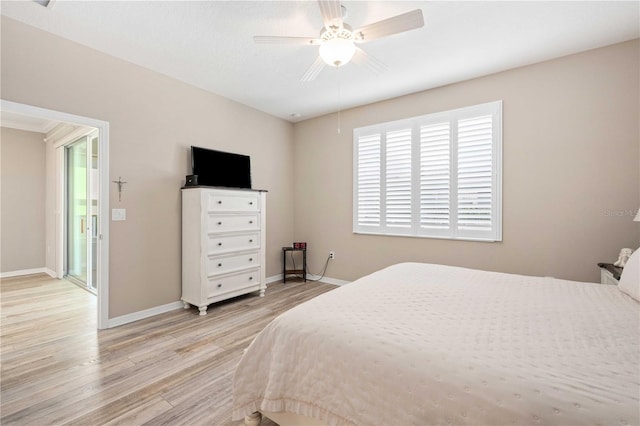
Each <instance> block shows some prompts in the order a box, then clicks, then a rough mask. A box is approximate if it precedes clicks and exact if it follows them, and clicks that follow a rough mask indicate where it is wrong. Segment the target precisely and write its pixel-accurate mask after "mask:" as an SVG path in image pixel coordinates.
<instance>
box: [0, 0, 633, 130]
mask: <svg viewBox="0 0 640 426" xmlns="http://www.w3.org/2000/svg"><path fill="white" fill-rule="evenodd" d="M343 5H344V6H346V8H347V16H346V18H345V22H347V23H349V24H350V25H351V26H352V27H354V28H357V27H360V26H362V25H366V24H369V23H372V22H375V21H378V20H381V19H384V18H387V17H390V16H394V15H398V14H400V13H404V12H407V11H409V10H413V9H417V8H421V9H422V11H423V14H424V17H425V26H424V28H421V29H418V30H414V31H410V32H406V33H403V34H398V35H394V36H390V37H388V38H385V39H381V40H375V41H372V42H369V43H366V44H363V45H361V47H362V48H363V49H365V50H366V51H367V53H369V54H370V55H373V56H375V57H376V58H378V59H379V60H381V61H383V62H384V63H386V64H387V66H388V69H387V71H386V72H384V73H383V74H380V75H375V74H373V73H371V72H370V71H369V70H368V69H367V68H366V67H363V66H358V65H355V64H353V63H350V64H347V65H346V66H344V67H342V68H340V69H339V70H336V69H332V68H329V67H326V68H325V69H324V70H323V71H322V72H321V73H320V75H319V76H318V77H317V78H316V80H315V81H312V82H306V83H302V82H300V81H299V78H300V77H301V76H302V74H303V73H304V72H305V70H306V69H307V67H308V66H309V65H310V64H311V63H312V62H313V61H314V60H315V58H316V57H317V49H318V48H317V47H311V46H300V45H255V44H254V43H253V38H252V37H253V36H254V35H291V36H312V37H316V36H317V35H318V33H319V31H320V29H321V26H322V18H321V15H320V11H319V8H318V4H317V3H316V2H315V1H285V2H276V1H165V2H161V1H64V0H57V1H56V2H54V3H53V4H52V6H51V7H48V8H45V7H43V6H41V5H39V4H37V3H35V2H33V1H7V0H3V1H2V4H1V12H2V14H3V15H6V16H8V17H10V18H13V19H16V20H18V21H22V22H25V23H27V24H29V25H32V26H35V27H38V28H41V29H43V30H45V31H48V32H51V33H54V34H57V35H60V36H62V37H65V38H68V39H71V40H74V41H76V42H78V43H81V44H84V45H87V46H90V47H92V48H95V49H97V50H100V51H103V52H105V53H108V54H110V55H113V56H116V57H119V58H122V59H124V60H127V61H130V62H133V63H135V64H138V65H141V66H143V67H146V68H150V69H152V70H155V71H158V72H160V73H163V74H166V75H168V76H171V77H174V78H176V79H178V80H181V81H184V82H187V83H190V84H193V85H195V86H197V87H200V88H203V89H206V90H208V91H211V92H214V93H217V94H219V95H222V96H225V97H227V98H230V99H234V100H236V101H238V102H241V103H243V104H246V105H249V106H252V107H254V108H257V109H259V110H262V111H265V112H267V113H269V114H272V115H275V116H278V117H281V118H284V119H287V120H290V121H299V120H304V119H306V118H310V117H314V116H318V115H322V114H325V113H328V112H333V111H336V110H338V109H339V108H342V109H346V108H350V107H353V106H357V105H363V104H367V103H371V102H375V101H379V100H383V99H388V98H392V97H395V96H399V95H404V94H408V93H413V92H417V91H421V90H425V89H429V88H433V87H437V86H441V85H445V84H450V83H454V82H458V81H462V80H467V79H470V78H474V77H478V76H482V75H487V74H490V73H494V72H498V71H502V70H506V69H510V68H514V67H518V66H522V65H527V64H531V63H535V62H539V61H543V60H548V59H552V58H555V57H560V56H564V55H568V54H572V53H576V52H580V51H584V50H588V49H593V48H597V47H601V46H606V45H609V44H613V43H618V42H622V41H625V40H630V39H633V38H638V37H640V3H639V2H638V1H624V2H615V1H604V2H591V1H589V2H581V1H572V2H555V1H554V2H484V1H476V2H424V1H422V2H406V1H343ZM292 114H300V115H301V117H299V118H294V117H292Z"/></svg>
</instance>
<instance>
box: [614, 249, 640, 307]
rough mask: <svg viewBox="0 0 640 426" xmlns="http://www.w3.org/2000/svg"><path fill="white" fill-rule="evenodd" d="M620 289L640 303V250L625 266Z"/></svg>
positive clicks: (619, 285)
mask: <svg viewBox="0 0 640 426" xmlns="http://www.w3.org/2000/svg"><path fill="white" fill-rule="evenodd" d="M618 288H619V289H620V291H622V292H623V293H627V294H628V295H629V296H631V297H633V298H634V299H636V300H637V301H639V302H640V249H638V250H636V251H635V252H633V254H632V255H631V257H630V258H629V260H627V263H626V264H625V265H624V269H623V270H622V276H621V277H620V281H619V282H618Z"/></svg>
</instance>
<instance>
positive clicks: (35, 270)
mask: <svg viewBox="0 0 640 426" xmlns="http://www.w3.org/2000/svg"><path fill="white" fill-rule="evenodd" d="M50 271H51V269H49V268H33V269H22V270H20V271H9V272H2V273H0V278H11V277H20V276H22V275H33V274H48V275H51V276H52V277H55V274H53V275H52V274H51V273H49V272H50ZM51 272H53V271H51Z"/></svg>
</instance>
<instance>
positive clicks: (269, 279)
mask: <svg viewBox="0 0 640 426" xmlns="http://www.w3.org/2000/svg"><path fill="white" fill-rule="evenodd" d="M277 281H282V274H278V275H273V276H271V277H267V278H266V279H265V280H264V282H265V283H266V284H271V283H275V282H277Z"/></svg>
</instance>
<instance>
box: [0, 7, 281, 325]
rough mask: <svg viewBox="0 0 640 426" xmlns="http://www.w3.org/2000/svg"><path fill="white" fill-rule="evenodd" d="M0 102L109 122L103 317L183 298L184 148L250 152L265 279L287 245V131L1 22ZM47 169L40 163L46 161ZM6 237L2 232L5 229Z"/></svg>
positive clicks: (227, 103)
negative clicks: (121, 211)
mask: <svg viewBox="0 0 640 426" xmlns="http://www.w3.org/2000/svg"><path fill="white" fill-rule="evenodd" d="M1 38H2V81H1V85H2V86H1V89H2V98H3V99H5V100H10V101H14V102H20V103H24V104H29V105H35V106H39V107H43V108H48V109H53V110H56V111H62V112H67V113H71V114H76V115H81V116H85V117H91V118H95V119H99V120H105V121H108V122H109V123H110V149H109V155H110V158H109V161H110V163H109V174H110V177H109V180H110V181H112V180H117V179H118V176H122V179H123V180H125V181H127V182H128V183H127V184H126V186H125V187H124V191H123V194H122V202H119V201H118V192H117V191H116V190H115V186H114V184H110V185H111V191H110V200H109V202H110V207H111V208H126V209H127V220H126V221H125V222H111V228H110V251H109V255H110V263H111V265H110V268H109V275H110V300H109V303H110V310H109V317H110V318H113V317H117V316H120V315H124V314H128V313H132V312H137V311H140V310H143V309H147V308H152V307H155V306H159V305H163V304H166V303H171V302H175V301H177V300H179V298H180V288H181V286H180V187H181V186H182V185H183V184H184V176H185V175H186V174H187V173H188V172H189V151H188V149H189V146H190V145H199V146H204V147H209V148H216V149H221V150H227V151H233V152H238V153H242V154H249V155H251V161H252V176H253V184H254V187H256V188H260V189H266V190H268V191H269V193H268V198H267V204H268V207H267V242H266V243H267V265H266V272H267V276H271V275H276V274H278V273H279V271H280V248H281V247H282V246H283V245H284V244H285V243H288V242H290V241H292V240H293V226H292V224H293V209H292V206H293V183H292V182H293V179H292V177H293V174H292V168H291V164H292V163H293V158H292V153H293V148H292V141H293V139H292V132H293V130H292V125H291V124H290V123H289V122H287V121H284V120H281V119H278V118H274V117H272V116H269V115H267V114H265V113H262V112H260V111H257V110H254V109H252V108H249V107H247V106H244V105H241V104H239V103H237V102H233V101H231V100H228V99H225V98H222V97H220V96H217V95H214V94H211V93H209V92H206V91H204V90H201V89H198V88H195V87H193V86H190V85H187V84H184V83H182V82H179V81H177V80H174V79H171V78H168V77H166V76H164V75H161V74H158V73H155V72H152V71H149V70H146V69H144V68H141V67H138V66H136V65H133V64H131V63H128V62H125V61H122V60H119V59H116V58H113V57H111V56H108V55H105V54H103V53H100V52H97V51H95V50H92V49H89V48H87V47H84V46H81V45H78V44H75V43H73V42H70V41H68V40H65V39H62V38H60V37H57V36H53V35H51V34H48V33H45V32H43V31H41V30H38V29H35V28H33V27H29V26H27V25H24V24H22V23H18V22H16V21H14V20H11V19H8V18H6V17H4V16H3V17H2V34H1ZM43 170H44V163H43ZM3 231H4V226H3Z"/></svg>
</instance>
